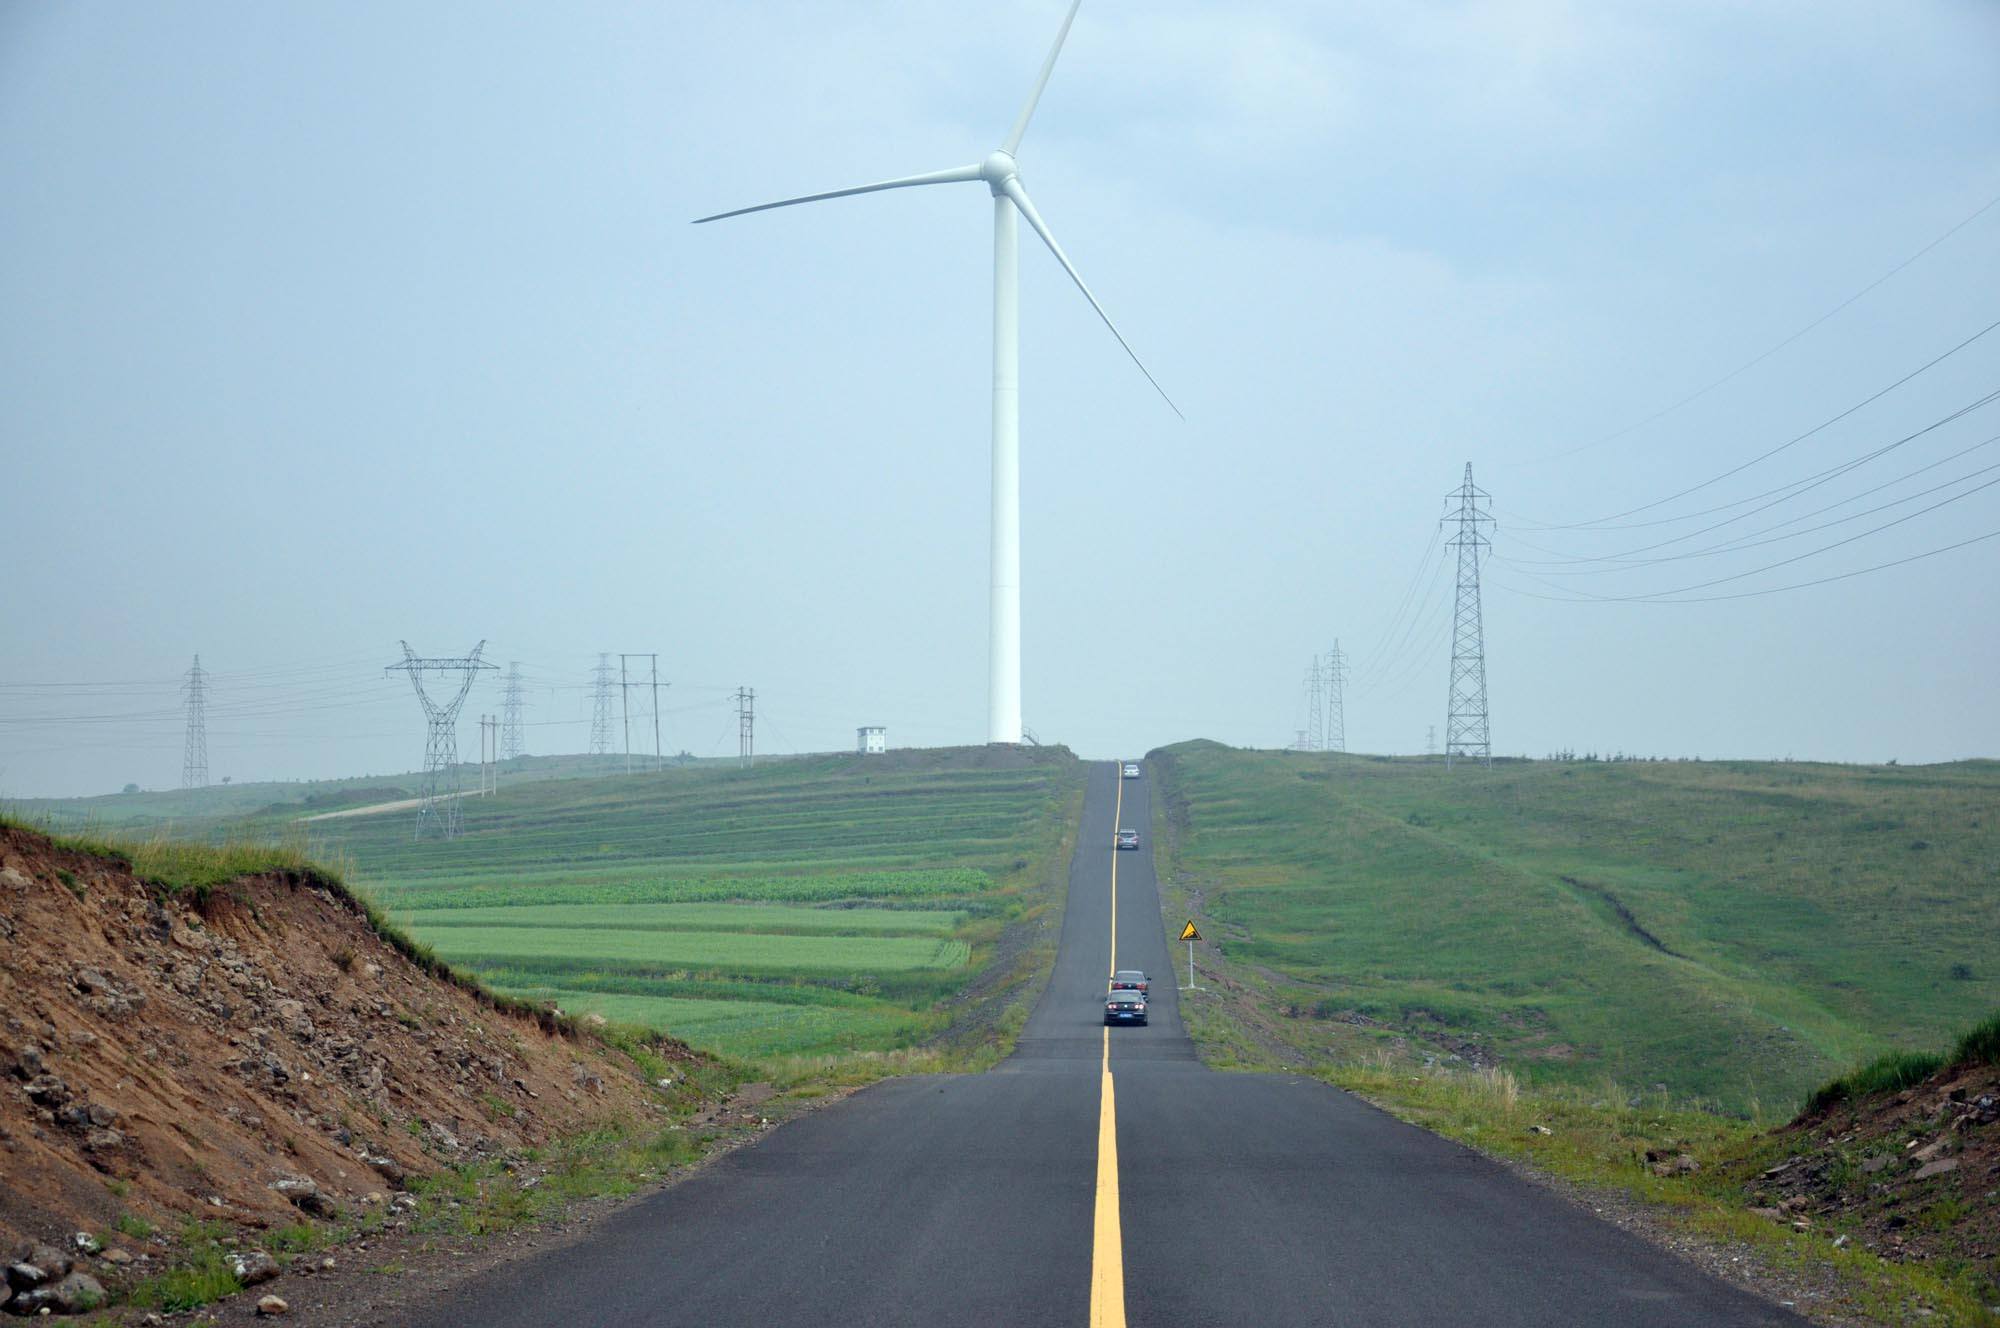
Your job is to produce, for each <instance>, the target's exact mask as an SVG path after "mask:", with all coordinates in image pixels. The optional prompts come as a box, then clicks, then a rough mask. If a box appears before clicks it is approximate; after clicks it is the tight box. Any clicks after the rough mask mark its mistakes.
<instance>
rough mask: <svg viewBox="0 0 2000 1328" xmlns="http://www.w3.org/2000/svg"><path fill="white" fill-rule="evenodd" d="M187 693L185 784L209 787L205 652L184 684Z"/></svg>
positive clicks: (183, 760)
mask: <svg viewBox="0 0 2000 1328" xmlns="http://www.w3.org/2000/svg"><path fill="white" fill-rule="evenodd" d="M181 692H182V693H183V694H184V695H185V696H186V697H187V743H186V745H185V746H184V747H183V748H182V749H181V787H182V788H184V789H198V788H207V787H208V675H207V674H205V673H203V672H202V671H201V656H200V655H196V656H195V657H194V667H193V668H191V669H189V670H188V671H187V681H186V682H183V683H182V684H181Z"/></svg>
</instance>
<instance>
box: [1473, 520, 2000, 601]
mask: <svg viewBox="0 0 2000 1328" xmlns="http://www.w3.org/2000/svg"><path fill="white" fill-rule="evenodd" d="M1990 539H2000V530H1989V531H1987V532H1986V533H1985V534H1984V535H1974V536H1972V537H1971V538H1970V539H1962V540H1959V541H1958V542H1957V543H1955V544H1947V545H1944V546H1943V547H1942V548H1936V549H1926V550H1924V551H1923V552H1922V553H1913V554H1911V555H1909V556H1908V557H1907V558H1895V559H1892V560H1890V561H1889V562H1886V563H1876V564H1874V565H1873V566H1869V567H1857V568H1855V569H1854V570H1853V571H1851V572H1837V573H1835V574H1834V575H1832V576H1822V577H1817V578H1815V579H1814V580H1811V581H1794V582H1793V583H1792V584H1790V585H1785V586H1767V587H1765V588H1764V589H1762V590H1741V591H1736V592H1734V593H1732V594H1728V595H1688V596H1685V597H1683V598H1676V599H1649V600H1640V601H1639V602H1642V603H1650V604H1709V603H1714V602H1716V601H1719V600H1728V599H1756V598H1757V597H1758V596H1760V595H1782V594H1784V593H1786V592H1787V591H1793V590H1807V589H1810V588H1811V587H1813V586H1824V585H1828V584H1830V583H1832V582H1835V581H1850V580H1852V579H1854V578H1855V577H1857V576H1868V575H1870V574H1871V573H1874V572H1885V571H1887V570H1888V569H1890V568H1892V567H1901V566H1903V565H1904V564H1905V563H1915V562H1922V561H1923V560H1924V559H1926V558H1935V557H1937V556H1938V555H1939V554H1944V553H1951V552H1953V551H1955V550H1958V549H1963V548H1967V547H1969V546H1971V545H1974V544H1982V543H1984V542H1985V541H1987V540H1990ZM1763 570H1765V571H1769V570H1770V569H1769V568H1765V569H1763ZM1531 579H1532V578H1531ZM1501 589H1503V590H1506V591H1507V592H1508V593H1510V594H1514V595H1526V596H1528V597H1530V598H1532V599H1545V600H1550V601H1552V602H1554V603H1558V604H1589V603H1611V602H1613V601H1614V600H1619V599H1636V598H1638V597H1635V596H1616V595H1593V596H1588V597H1584V596H1575V595H1539V594H1536V593H1535V592H1534V591H1532V590H1522V589H1521V588H1520V587H1519V586H1502V587H1501Z"/></svg>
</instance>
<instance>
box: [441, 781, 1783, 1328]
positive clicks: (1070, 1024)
mask: <svg viewBox="0 0 2000 1328" xmlns="http://www.w3.org/2000/svg"><path fill="white" fill-rule="evenodd" d="M1147 787H1148V785H1147V781H1146V780H1144V779H1140V780H1122V781H1121V780H1120V779H1119V778H1118V777H1117V767H1116V766H1115V765H1096V766H1093V767H1092V768H1091V771H1090V787H1089V792H1088V796H1087V799H1086V802H1085V807H1084V823H1083V829H1082V833H1081V835H1080V837H1079V847H1078V849H1077V854H1076V860H1075V862H1074V863H1073V864H1072V865H1071V868H1070V887H1069V890H1070V892H1069V903H1068V908H1067V912H1066V915H1065V918H1064V923H1063V934H1062V946H1061V950H1060V953H1059V954H1058V956H1057V959H1056V966H1055V973H1054V975H1053V977H1052V979H1051V981H1050V983H1049V988H1048V992H1047V994H1046V995H1045V996H1044V997H1043V998H1042V1001H1041V1003H1040V1004H1039V1005H1038V1006H1037V1007H1036V1009H1035V1011H1034V1013H1033V1015H1032V1016H1031V1017H1030V1019H1029V1020H1028V1024H1027V1027H1026V1028H1025V1030H1024V1031H1023V1033H1022V1036H1021V1038H1020V1042H1019V1045H1018V1048H1017V1050H1016V1052H1015V1054H1014V1056H1013V1057H1011V1058H1010V1059H1009V1060H1008V1061H1006V1062H1005V1063H1004V1064H1003V1065H1001V1066H1000V1067H999V1068H998V1069H996V1070H994V1071H992V1072H991V1073H988V1074H983V1075H967V1076H940V1077H935V1078H923V1079H905V1080H898V1081H894V1082H890V1083H884V1084H880V1085H877V1086H875V1087H873V1088H870V1089H867V1090H865V1091H863V1092H861V1093H858V1094H856V1095H855V1096H854V1097H852V1098H850V1099H849V1100H847V1101H846V1102H844V1103H841V1104H839V1105H837V1106H833V1107H829V1108H827V1109H825V1110H823V1111H819V1112H816V1113H814V1114H812V1115H810V1116H806V1117H803V1118H801V1119H799V1120H796V1121H793V1122H791V1123H790V1124H787V1125H784V1126H782V1127H780V1128H778V1129H776V1130H773V1131H772V1132H771V1133H770V1135H768V1136H767V1137H766V1138H764V1139H763V1140H761V1141H759V1142H758V1143H757V1144H755V1145H754V1146H751V1147H747V1148H744V1149H741V1150H739V1151H737V1152H735V1153H733V1154H731V1155H730V1156H728V1157H727V1158H725V1159H723V1160H722V1161H721V1162H720V1163H718V1164H717V1165H716V1166H714V1167H712V1168H710V1169H709V1170H707V1171H705V1172H704V1173H702V1174H701V1175H699V1176H697V1177H695V1178H694V1179H692V1180H689V1181H687V1182H686V1183H684V1184H681V1185H679V1186H676V1187H675V1188H673V1189H670V1190H666V1191H664V1192H662V1193H660V1194H658V1195H656V1196H655V1197H653V1198H651V1199H649V1200H646V1201H644V1202H642V1203H639V1204H636V1205H634V1206H632V1207H630V1208H628V1209H626V1210H624V1211H623V1212H622V1213H620V1214H619V1215H617V1216H616V1217H614V1218H612V1219H611V1220H609V1221H608V1222H607V1223H605V1224H604V1225H603V1226H601V1227H600V1228H599V1229H598V1230H597V1232H596V1234H595V1235H594V1236H593V1237H592V1238H590V1239H589V1240H587V1241H585V1242H583V1243H581V1244H577V1245H573V1246H570V1247H567V1248H563V1249H559V1250H553V1251H550V1252H548V1253H546V1254H542V1255H538V1256H536V1257H533V1258H530V1259H527V1260H524V1261H522V1262H521V1263H518V1264H515V1265H513V1266H511V1267H508V1268H504V1269H501V1270H498V1271H496V1272H495V1273H494V1274H492V1275H490V1276H487V1277H485V1278H482V1279H481V1280H480V1281H479V1283H478V1284H477V1285H476V1286H474V1287H471V1288H469V1289H468V1290H467V1291H464V1292H461V1293H459V1294H457V1295H455V1296H453V1297H452V1298H451V1299H450V1300H449V1301H448V1302H446V1303H440V1304H437V1305H433V1306H428V1307H418V1308H417V1309H416V1310H415V1311H414V1312H413V1313H411V1314H410V1315H408V1316H407V1318H406V1319H405V1320H404V1321H405V1322H410V1323H414V1324H421V1325H440V1326H442V1325H459V1324H482V1325H494V1326H495V1328H506V1326H511V1325H565V1326H566V1328H567V1326H568V1325H585V1324H588V1325H604V1326H605V1328H624V1326H627V1325H656V1324H658V1325H665V1324H676V1325H678V1324H703V1325H735V1324H744V1325H748V1324H758V1325H819V1324H869V1325H877V1324H880V1325H899V1324H910V1325H924V1328H936V1326H938V1325H949V1324H968V1325H979V1326H980V1328H1000V1326H1003V1325H1015V1324H1038V1325H1039V1324H1076V1325H1084V1324H1091V1323H1105V1324H1114V1325H1115V1324H1123V1323H1126V1322H1130V1323H1131V1324H1134V1325H1182V1324H1185V1325H1244V1324H1328V1325H1332V1324H1338V1325H1343V1326H1344V1328H1358V1326H1371V1328H1372V1326H1375V1325H1381V1326H1382V1328H1392V1326H1398V1325H1410V1326H1411V1328H1417V1326H1419V1325H1421V1326H1422V1328H1434V1326H1436V1325H1494V1326H1495V1328H1517V1326H1518V1328H1530V1326H1532V1328H1551V1326H1553V1325H1592V1326H1593V1328H1595V1326H1597V1325H1618V1326H1620V1328H1626V1326H1629V1328H1738V1326H1739V1325H1753V1324H1756V1325H1763V1324H1771V1325H1777V1324H1788V1325H1798V1324H1801V1323H1803V1320H1800V1319H1796V1318H1794V1317H1792V1316H1791V1315H1789V1314H1787V1313H1785V1312H1784V1311H1781V1310H1777V1309H1774V1308H1772V1307H1770V1306H1768V1305H1766V1304H1765V1303H1764V1302H1762V1301H1759V1300H1756V1299H1754V1298H1752V1297H1750V1296H1747V1295H1745V1294H1743V1293H1742V1292H1739V1291H1736V1290H1734V1289H1733V1288H1730V1287H1728V1286H1726V1285H1723V1284H1721V1283H1718V1282H1715V1281H1713V1280H1711V1279H1709V1278H1707V1277H1705V1276H1704V1275H1702V1274H1701V1273H1699V1272H1698V1271H1696V1270H1695V1269H1693V1268H1692V1267H1690V1266H1688V1265H1685V1264H1682V1263H1680V1262H1679V1261H1677V1260H1675V1259H1672V1258H1670V1257H1668V1256H1666V1255H1664V1254H1661V1253H1660V1252H1658V1251H1656V1250H1655V1249H1653V1248H1652V1247H1651V1246H1649V1245H1646V1244H1645V1243H1643V1242H1641V1241H1639V1240H1637V1239H1636V1238H1634V1237H1630V1236H1627V1235H1625V1234H1624V1233H1623V1232H1621V1231H1619V1230H1617V1229H1616V1228H1614V1227H1611V1226H1608V1225H1606V1224H1604V1223H1602V1222H1599V1221H1597V1220H1596V1219H1595V1218H1593V1217H1591V1216H1590V1215H1589V1214H1587V1213H1585V1212H1583V1211H1581V1210H1580V1209H1577V1208H1576V1207H1574V1206H1572V1205H1570V1204H1568V1203H1566V1202H1564V1201H1563V1200H1561V1199H1558V1198H1555V1197H1553V1196H1551V1195H1549V1194H1547V1193H1545V1192H1543V1191H1541V1190H1539V1189H1537V1188H1535V1187H1534V1186H1532V1185H1529V1184H1527V1183H1525V1182H1523V1181H1521V1180H1518V1179H1516V1178H1515V1177H1513V1176H1512V1175H1510V1174H1509V1173H1507V1172H1506V1171H1504V1170H1503V1169H1501V1168H1500V1167H1498V1166H1496V1165H1494V1164H1492V1163H1490V1162H1487V1161H1485V1160H1484V1159H1482V1158H1480V1157H1479V1156H1477V1155H1476V1154H1473V1153H1471V1152H1469V1151H1467V1150H1465V1149H1463V1148H1460V1147H1458V1146H1457V1145H1455V1144H1451V1143H1447V1142H1445V1141H1444V1140H1441V1139H1438V1138H1437V1137H1435V1136H1433V1135H1429V1134H1426V1133H1424V1132H1423V1131H1421V1130H1417V1129H1414V1128H1412V1127H1410V1126H1406V1125H1402V1124H1399V1123H1398V1122H1396V1121H1394V1120H1392V1119H1390V1118H1389V1117H1387V1116H1385V1115H1383V1114H1381V1113H1380V1112H1377V1111H1375V1110H1373V1109H1372V1108H1369V1107H1367V1106H1365V1105H1363V1104H1362V1103H1360V1102H1359V1101H1357V1100H1356V1099H1354V1098H1352V1097H1349V1096H1348V1095H1346V1094H1344V1093H1342V1092H1340V1091H1338V1090H1337V1089H1332V1088H1329V1087H1327V1086H1325V1085H1323V1084H1319V1083H1315V1082H1313V1081H1311V1080H1306V1079H1301V1078H1296V1077H1293V1076H1289V1075H1250V1074H1221V1073H1214V1072H1211V1071H1209V1070H1205V1069H1203V1068H1202V1066H1201V1064H1200V1062H1199V1061H1197V1060H1196V1059H1195V1055H1194V1048H1193V1046H1192V1044H1190V1042H1189V1041H1188V1038H1187V1036H1186V1034H1185V1033H1184V1032H1183V1031H1182V1028H1181V1023H1180V1013H1179V1007H1178V1004H1177V1001H1176V997H1175V991H1174V986H1175V976H1174V969H1173V964H1172V962H1171V956H1170V952H1169V948H1168V941H1167V938H1166V935H1165V933H1164V930H1163V928H1162V926H1161V919H1160V908H1159V899H1158V894H1157V891H1156V889H1155V885H1154V878H1153V866H1152V854H1151V851H1150V846H1148V847H1147V848H1145V849H1142V850H1141V851H1139V852H1136V853H1134V852H1129V851H1128V852H1124V853H1114V851H1113V850H1112V848H1111V842H1112V831H1113V829H1114V827H1115V826H1116V825H1119V824H1122V825H1125V826H1134V827H1137V828H1138V829H1139V830H1140V832H1141V834H1142V836H1146V837H1148V838H1150V831H1151V822H1150V819H1149V816H1150V811H1149V807H1148V797H1147ZM1114 861H1115V875H1114ZM1114 882H1115V884H1114ZM1114 890H1115V896H1116V899H1115V909H1114V899H1113V896H1114ZM1114 918H1115V930H1116V939H1115V944H1116V946H1117V961H1118V963H1117V966H1118V967H1121V968H1129V967H1137V968H1143V969H1145V970H1146V971H1147V972H1148V973H1149V974H1150V975H1152V977H1153V980H1154V997H1153V1003H1152V1005H1153V1008H1152V1024H1151V1026H1150V1027H1147V1028H1143V1029H1139V1028H1118V1029H1112V1030H1110V1031H1109V1034H1108V1035H1107V1033H1106V1030H1105V1029H1104V1028H1103V1026H1102V1023H1101V1011H1102V1009H1103V1006H1102V1001H1101V996H1102V993H1103V991H1104V982H1105V974H1106V972H1107V970H1108V967H1109V966H1110V961H1111V956H1112V946H1113V944H1114V939H1113V931H1114ZM1182 954H1183V961H1182V969H1181V974H1182V978H1183V980H1184V978H1185V973H1186V967H1185V957H1184V955H1185V952H1184V951H1183V952H1182Z"/></svg>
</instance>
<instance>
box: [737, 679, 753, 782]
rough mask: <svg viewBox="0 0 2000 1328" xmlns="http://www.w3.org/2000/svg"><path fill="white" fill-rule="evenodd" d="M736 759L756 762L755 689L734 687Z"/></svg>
mask: <svg viewBox="0 0 2000 1328" xmlns="http://www.w3.org/2000/svg"><path fill="white" fill-rule="evenodd" d="M736 759H737V760H739V761H741V762H743V764H744V765H755V764H757V689H756V688H755V687H738V688H737V689H736Z"/></svg>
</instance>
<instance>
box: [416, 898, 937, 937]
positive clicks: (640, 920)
mask: <svg viewBox="0 0 2000 1328" xmlns="http://www.w3.org/2000/svg"><path fill="white" fill-rule="evenodd" d="M964 918H965V914H964V913H962V912H958V911H955V910H950V909H914V908H910V909H886V908H797V907H791V906H787V905H779V904H593V905H589V906H588V907H582V908H579V907H576V906H574V905H568V904H521V905H518V906H516V907H512V908H427V909H423V910H421V911H419V912H416V913H404V914H399V915H397V919H396V920H397V921H398V922H400V923H402V924H403V925H404V926H405V927H407V928H409V929H410V930H412V931H420V932H424V933H427V934H428V933H435V932H437V931H439V930H441V929H444V928H449V927H524V928H560V929H563V930H566V931H605V930H616V931H632V932H645V931H669V932H702V931H725V932H745V931H755V932H758V933H761V934H764V935H776V936H915V935H947V934H949V933H950V932H951V931H952V930H953V929H954V928H956V927H957V926H958V924H959V923H960V922H961V921H963V920H964Z"/></svg>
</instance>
